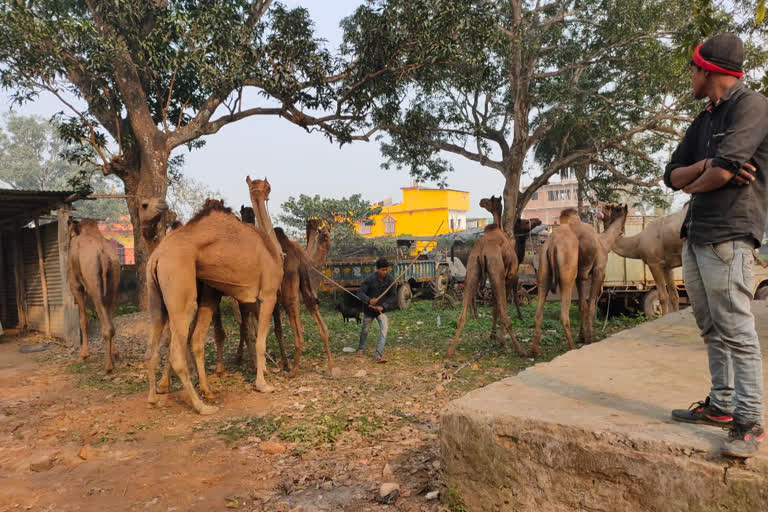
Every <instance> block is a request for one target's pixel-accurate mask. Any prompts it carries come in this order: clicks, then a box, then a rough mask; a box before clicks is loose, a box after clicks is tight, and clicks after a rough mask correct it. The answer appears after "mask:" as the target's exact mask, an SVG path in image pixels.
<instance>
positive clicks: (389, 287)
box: [376, 220, 445, 303]
mask: <svg viewBox="0 0 768 512" xmlns="http://www.w3.org/2000/svg"><path fill="white" fill-rule="evenodd" d="M443 224H445V221H444V220H442V221H440V225H439V226H437V231H435V234H434V235H432V239H431V240H430V241H429V242H427V247H429V244H431V243H432V242H434V241H435V238H437V234H438V233H440V228H442V227H443ZM419 256H421V254H417V255H416V256H414V258H413V260H412V261H411V264H410V265H408V266H407V267H405V270H403V271H402V272H401V273H400V275H399V276H397V277H396V278H395V279H394V280H393V281H392V283H391V284H390V285H389V286H387V289H386V290H384V292H382V294H381V295H379V296H378V297H376V302H377V303H378V302H379V300H381V298H382V297H383V296H385V295H386V294H387V292H388V291H389V290H390V289H391V288H392V287H393V286H394V285H395V283H396V282H397V280H398V279H400V278H401V277H403V276H404V275H405V273H406V272H408V271H409V270H410V269H411V267H412V266H413V264H414V263H416V260H418V259H419Z"/></svg>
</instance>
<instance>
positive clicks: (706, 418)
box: [672, 397, 733, 427]
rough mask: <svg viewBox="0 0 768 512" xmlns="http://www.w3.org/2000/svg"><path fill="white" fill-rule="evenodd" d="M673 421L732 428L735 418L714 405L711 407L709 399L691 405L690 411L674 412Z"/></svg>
mask: <svg viewBox="0 0 768 512" xmlns="http://www.w3.org/2000/svg"><path fill="white" fill-rule="evenodd" d="M672 419H673V420H675V421H682V422H683V423H697V424H699V425H714V426H716V427H730V426H731V425H732V424H733V416H731V415H730V414H728V413H727V412H723V411H721V410H720V409H718V408H717V407H715V406H714V405H710V403H709V397H707V399H706V400H704V401H703V402H696V403H694V404H691V406H690V407H689V408H688V409H675V410H673V411H672Z"/></svg>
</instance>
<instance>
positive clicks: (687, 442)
mask: <svg viewBox="0 0 768 512" xmlns="http://www.w3.org/2000/svg"><path fill="white" fill-rule="evenodd" d="M754 311H755V316H756V321H757V325H758V332H759V334H760V336H761V339H768V303H765V302H756V303H755V306H754ZM763 351H764V354H765V352H766V350H765V346H764V349H763ZM767 361H768V357H766V356H764V366H765V363H766V362H767ZM765 376H768V370H766V369H765V368H764V377H765ZM766 389H768V384H766ZM708 390H709V373H708V370H707V363H706V349H705V346H704V344H703V343H702V342H701V340H700V338H699V335H698V329H697V328H696V326H695V323H694V320H693V317H692V315H691V314H690V312H689V311H688V310H686V311H682V312H679V313H674V314H670V315H667V316H666V317H664V318H663V319H660V320H657V321H655V322H648V323H646V324H643V325H641V326H638V327H636V328H634V329H631V330H628V331H623V332H621V333H619V334H617V335H615V336H613V337H611V338H609V339H606V340H604V341H602V342H600V343H597V344H594V345H590V346H586V347H584V348H581V349H579V350H576V351H572V352H569V353H567V354H565V355H563V356H560V357H558V358H557V359H555V360H553V361H551V362H549V363H544V364H539V365H536V366H534V367H532V368H529V369H527V370H526V371H524V372H522V373H520V374H519V375H517V376H515V377H511V378H508V379H505V380H503V381H500V382H497V383H494V384H491V385H490V386H487V387H485V388H482V389H479V390H476V391H473V392H471V393H469V394H467V395H465V396H464V397H462V398H460V399H458V400H455V401H453V402H451V403H450V404H448V405H447V406H446V408H445V409H444V410H443V412H442V416H441V422H442V428H441V453H442V467H443V468H444V471H445V477H446V479H447V484H448V485H449V486H450V487H452V488H454V489H456V490H457V491H458V493H459V494H460V495H461V497H462V498H463V500H464V502H465V504H466V507H467V509H468V510H472V511H473V512H474V511H508V510H514V511H518V510H520V511H525V510H537V511H566V510H568V511H570V510H589V511H634V510H638V511H641V510H642V511H646V510H648V511H676V512H677V511H691V512H694V511H696V512H700V511H723V510H743V511H763V510H768V446H763V448H762V451H761V452H760V453H759V454H758V456H757V457H755V458H753V459H749V461H748V462H747V463H740V462H735V461H730V460H725V459H721V458H720V457H719V448H720V443H721V442H722V440H723V439H724V438H725V437H726V436H727V433H726V432H725V431H723V430H721V429H718V428H716V427H706V426H696V425H686V424H680V423H676V422H673V421H672V420H671V419H670V417H669V414H670V410H671V409H673V408H685V407H687V406H688V405H689V404H690V403H691V402H694V401H696V400H701V399H703V398H704V397H705V396H706V395H707V393H708Z"/></svg>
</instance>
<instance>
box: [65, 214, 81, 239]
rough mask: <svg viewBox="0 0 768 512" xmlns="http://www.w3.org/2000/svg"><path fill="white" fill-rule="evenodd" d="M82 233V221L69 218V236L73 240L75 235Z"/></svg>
mask: <svg viewBox="0 0 768 512" xmlns="http://www.w3.org/2000/svg"><path fill="white" fill-rule="evenodd" d="M79 234H80V222H79V221H76V220H74V219H73V218H72V217H69V218H68V219H67V238H69V239H70V240H72V239H73V238H74V237H76V236H77V235H79Z"/></svg>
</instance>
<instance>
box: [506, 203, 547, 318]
mask: <svg viewBox="0 0 768 512" xmlns="http://www.w3.org/2000/svg"><path fill="white" fill-rule="evenodd" d="M540 225H541V219H535V218H534V219H517V220H516V221H515V227H514V234H515V254H517V268H518V272H515V279H514V281H513V282H512V293H513V297H514V300H515V308H516V309H517V318H518V319H520V320H522V319H523V315H522V313H520V297H519V296H518V295H517V290H518V288H519V285H520V273H519V270H520V265H522V264H523V260H524V259H525V246H526V244H527V243H528V234H529V233H530V232H531V231H532V230H533V228H535V227H536V226H540Z"/></svg>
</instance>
